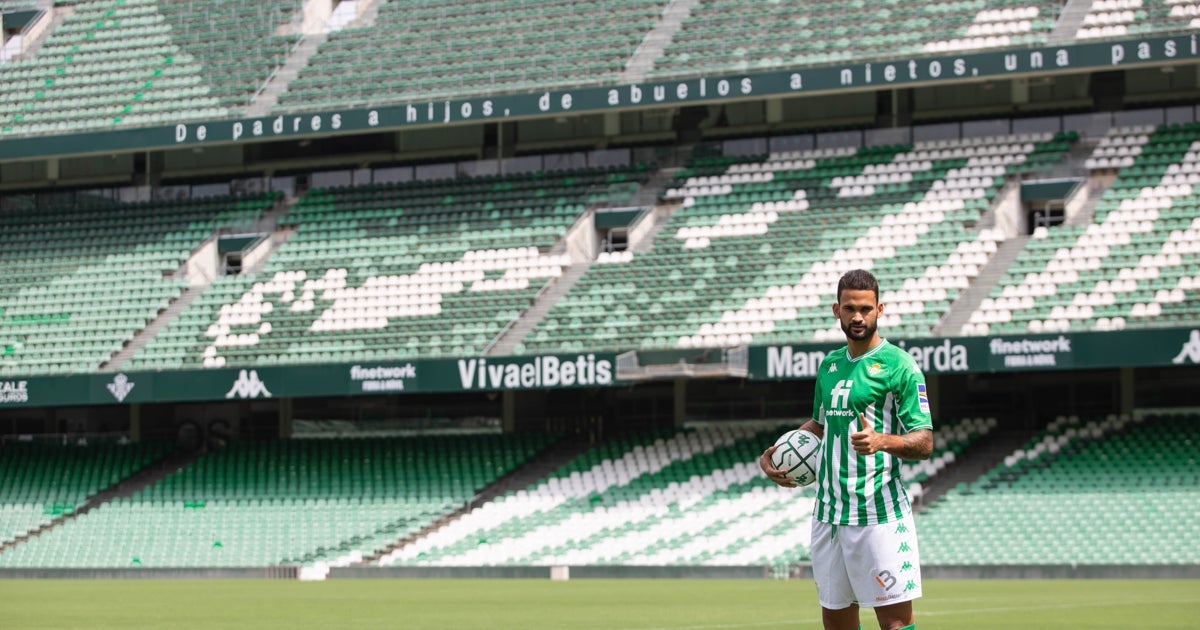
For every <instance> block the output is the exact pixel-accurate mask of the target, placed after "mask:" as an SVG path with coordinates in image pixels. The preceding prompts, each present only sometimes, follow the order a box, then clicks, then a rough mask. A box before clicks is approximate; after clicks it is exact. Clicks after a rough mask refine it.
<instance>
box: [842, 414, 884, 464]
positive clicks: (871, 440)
mask: <svg viewBox="0 0 1200 630" xmlns="http://www.w3.org/2000/svg"><path fill="white" fill-rule="evenodd" d="M858 422H859V430H858V431H856V432H854V433H851V434H850V444H851V445H852V446H854V450H855V451H856V452H857V453H858V454H859V455H874V454H875V453H878V452H879V451H881V450H883V446H884V441H885V436H884V435H883V434H882V433H876V432H875V427H874V426H873V425H872V423H871V421H870V420H867V415H866V414H863V413H860V414H858Z"/></svg>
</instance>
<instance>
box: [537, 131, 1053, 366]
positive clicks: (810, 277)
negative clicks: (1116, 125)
mask: <svg viewBox="0 0 1200 630" xmlns="http://www.w3.org/2000/svg"><path fill="white" fill-rule="evenodd" d="M1068 142H1069V138H1068V136H1066V135H1059V136H1052V135H1050V134H1044V135H1036V136H1033V135H1030V136H1025V137H1020V136H1006V137H992V138H973V139H969V140H961V141H937V142H931V143H919V144H917V145H915V146H911V147H899V146H890V147H889V146H883V147H867V148H864V149H861V150H854V149H834V150H814V151H811V152H792V153H781V154H773V155H769V156H765V159H764V158H761V157H760V158H758V159H755V160H753V161H751V160H747V159H730V158H701V159H699V160H697V161H696V162H695V163H693V165H692V166H691V167H690V168H688V169H685V170H684V171H682V172H681V173H679V175H678V176H677V179H676V184H677V185H676V186H675V187H673V188H670V189H668V190H667V192H666V197H667V199H673V200H678V201H679V203H681V207H680V208H679V209H678V210H677V211H676V212H675V213H674V215H673V216H672V217H671V219H670V221H669V222H668V223H667V224H666V226H665V227H664V229H663V230H662V232H660V233H659V236H658V238H657V240H656V241H655V243H654V247H653V248H652V249H651V250H650V251H648V252H645V253H636V254H633V255H632V257H630V256H608V257H606V258H605V261H606V262H607V263H609V264H602V265H596V266H594V267H592V268H591V269H589V271H588V273H587V274H586V275H585V276H584V277H583V278H582V279H581V280H580V282H579V283H578V284H577V285H576V286H575V287H574V289H573V290H572V292H571V293H570V294H569V295H568V296H566V297H565V298H564V299H562V300H560V301H559V302H558V303H557V304H555V306H554V308H553V309H551V311H550V313H549V314H548V315H547V317H546V319H544V320H543V321H542V322H541V323H539V325H538V326H537V327H536V328H535V329H534V331H533V332H532V333H531V334H530V336H529V337H527V338H526V340H525V342H524V349H525V351H528V352H538V351H554V350H580V349H584V348H597V349H599V348H630V347H635V348H669V347H681V348H690V347H718V346H728V345H737V344H741V343H748V342H751V341H754V342H756V343H763V342H766V343H771V342H777V341H786V340H796V339H817V340H825V339H833V338H838V337H840V335H841V332H840V330H835V329H832V328H830V325H831V323H830V321H829V318H828V313H827V310H826V300H825V299H824V296H826V294H827V292H828V290H829V286H831V284H832V283H834V282H835V281H836V278H837V275H838V273H839V269H838V267H837V264H838V263H836V262H831V261H836V260H840V259H843V258H847V257H848V258H851V259H853V260H855V261H857V262H858V263H860V264H862V265H864V266H867V267H873V266H874V264H875V263H876V262H877V261H882V260H888V264H887V265H886V266H884V267H881V268H877V269H876V271H877V273H878V274H879V277H880V283H881V284H882V285H883V286H885V287H896V288H895V289H891V290H886V291H885V292H884V295H883V296H882V297H883V301H884V302H885V303H887V304H888V305H889V310H888V312H887V313H886V314H885V317H884V321H881V325H883V326H886V327H887V328H888V329H889V330H892V331H894V332H893V334H894V335H896V336H899V337H919V336H929V335H930V334H931V332H932V329H933V327H934V326H935V325H936V324H937V322H938V321H939V319H940V317H941V316H942V315H943V314H944V313H945V312H946V310H947V308H948V306H949V304H950V303H951V302H953V301H954V300H955V299H956V297H957V295H958V292H959V291H960V290H961V289H964V288H966V287H967V286H968V284H969V283H970V281H971V279H972V278H974V277H975V276H976V275H977V274H978V272H979V268H980V267H981V266H983V265H984V264H986V263H987V261H988V260H989V258H990V255H991V254H992V253H994V252H995V251H996V243H997V242H998V241H1000V240H1003V237H1002V236H1001V235H999V234H997V233H995V232H994V231H992V230H985V229H975V228H974V226H975V225H976V224H977V223H978V222H979V220H980V219H981V218H982V216H983V214H984V213H985V212H986V210H987V209H988V207H989V204H990V203H991V201H992V199H993V197H994V196H995V195H996V192H997V191H998V190H999V188H1000V187H1001V186H1002V184H1003V183H1004V179H1003V178H1004V177H1005V176H1006V175H1012V174H1013V173H1014V172H1019V171H1018V169H1020V168H1022V165H1024V164H1026V163H1028V162H1030V161H1031V160H1034V159H1035V158H1036V161H1038V162H1041V163H1043V164H1046V163H1053V161H1054V160H1056V159H1061V157H1062V155H1063V151H1064V150H1065V145H1066V143H1068ZM731 285H732V287H733V289H732V291H730V286H731ZM613 301H615V302H616V306H615V307H611V304H612V302H613Z"/></svg>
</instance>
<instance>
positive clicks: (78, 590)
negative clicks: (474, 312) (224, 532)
mask: <svg viewBox="0 0 1200 630" xmlns="http://www.w3.org/2000/svg"><path fill="white" fill-rule="evenodd" d="M916 610H917V627H918V628H920V629H921V630H940V629H946V630H949V629H955V630H959V629H962V628H970V629H972V630H989V629H993V628H994V629H996V630H1000V629H1004V630H1009V629H1011V628H1049V629H1055V630H1057V629H1060V628H1088V629H1090V630H1091V629H1098V628H1113V629H1117V628H1120V629H1122V630H1126V629H1128V628H1155V629H1159V628H1162V629H1169V628H1189V629H1193V628H1197V627H1198V626H1200V581H1196V580H1145V581H1126V580H1078V581H1063V580H1054V581H1040V580H1020V581H1017V580H1003V581H992V580H961V581H960V580H928V581H926V584H925V598H924V599H921V600H919V601H918V602H917V604H916ZM820 625H821V624H820V608H819V606H818V604H817V600H816V589H815V587H814V586H813V583H812V582H809V581H773V580H761V581H759V580H738V581H725V580H575V581H570V582H550V581H548V580H342V581H336V580H332V581H328V582H321V583H301V582H292V581H278V580H276V581H269V580H261V581H259V580H203V581H188V580H157V581H156V580H95V581H67V580H44V581H37V580H20V581H18V580H0V626H2V627H4V628H5V629H6V630H17V629H25V628H56V629H59V628H89V629H97V630H99V629H106V628H114V629H115V628H123V629H125V628H164V629H165V628H170V629H173V630H187V629H191V628H196V629H200V628H204V629H213V628H254V629H255V630H267V629H272V628H281V629H285V628H286V629H288V630H295V629H296V628H406V629H407V628H413V629H422V628H431V629H434V628H436V629H437V630H445V628H447V627H453V628H470V629H472V630H475V629H496V630H509V629H512V630H535V629H541V628H566V629H580V630H735V629H745V630H772V629H782V628H789V629H807V628H820ZM873 627H876V626H875V624H874V617H873V615H871V614H870V612H869V611H864V615H863V628H866V629H868V630H869V629H870V628H873Z"/></svg>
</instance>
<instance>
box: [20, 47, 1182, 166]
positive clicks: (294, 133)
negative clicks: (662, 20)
mask: <svg viewBox="0 0 1200 630" xmlns="http://www.w3.org/2000/svg"><path fill="white" fill-rule="evenodd" d="M1197 57H1200V47H1198V44H1197V36H1196V35H1195V34H1188V35H1178V36H1175V37H1148V38H1145V39H1134V40H1121V41H1105V42H1089V43H1083V44H1072V45H1065V46H1047V47H1042V48H1029V49H1024V50H1016V51H1012V50H1009V51H990V52H979V53H964V54H956V55H938V56H927V57H912V58H899V59H892V60H876V61H871V62H867V63H851V64H845V65H833V66H821V67H807V68H798V69H794V70H784V71H774V72H766V73H754V74H737V75H728V76H717V77H695V78H689V79H675V80H664V81H660V82H654V83H640V84H635V85H621V86H597V87H588V88H579V89H574V90H560V91H553V92H550V91H547V92H541V93H534V94H501V95H495V96H487V97H479V98H470V99H458V100H449V101H437V102H421V103H411V104H404V105H392V106H387V107H378V108H375V109H346V110H335V111H323V112H305V113H295V114H285V115H274V116H266V117H262V118H246V119H240V120H215V121H200V122H198V121H187V120H180V121H178V123H175V124H171V125H167V126H162V127H144V128H138V129H129V130H123V131H96V132H86V133H78V134H71V135H68V136H49V137H47V136H38V137H32V138H14V139H10V140H4V141H0V159H3V160H12V159H23V158H37V157H49V156H66V155H73V154H80V155H82V154H88V153H98V152H104V153H111V152H120V151H140V150H147V149H156V148H157V149H162V148H171V147H180V146H190V145H203V144H214V145H215V144H231V143H241V142H255V141H264V140H272V139H280V138H295V137H315V136H324V135H331V134H345V133H354V132H363V131H372V130H395V129H401V128H408V127H429V126H436V125H444V124H456V123H465V122H477V121H487V120H496V119H501V118H517V117H533V116H561V115H563V114H566V113H596V112H602V111H608V110H616V109H627V108H643V107H657V106H668V105H679V104H685V103H686V104H693V103H708V102H719V101H724V100H732V99H745V98H759V97H767V96H788V95H796V94H810V93H823V92H831V91H838V90H855V89H864V88H866V89H880V88H887V87H889V86H900V85H910V86H911V85H918V84H929V83H943V82H954V81H964V80H973V79H980V78H984V77H987V78H1006V77H1012V76H1022V75H1029V74H1047V73H1054V72H1072V71H1074V72H1080V71H1085V70H1098V69H1116V68H1126V67H1131V66H1136V65H1151V64H1168V63H1175V62H1182V61H1189V60H1194V59H1196V58H1197Z"/></svg>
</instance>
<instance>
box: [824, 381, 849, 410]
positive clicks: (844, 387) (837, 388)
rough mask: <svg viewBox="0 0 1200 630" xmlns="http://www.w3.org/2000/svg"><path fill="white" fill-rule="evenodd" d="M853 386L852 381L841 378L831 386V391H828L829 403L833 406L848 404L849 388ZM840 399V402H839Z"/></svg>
mask: <svg viewBox="0 0 1200 630" xmlns="http://www.w3.org/2000/svg"><path fill="white" fill-rule="evenodd" d="M853 386H854V381H851V380H847V379H843V380H840V381H838V382H837V385H834V386H833V391H832V392H830V393H831V394H832V397H831V398H830V401H829V402H830V405H831V406H833V407H840V408H843V409H844V408H846V407H849V406H850V388H851V387H853ZM839 401H840V402H839Z"/></svg>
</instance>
